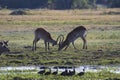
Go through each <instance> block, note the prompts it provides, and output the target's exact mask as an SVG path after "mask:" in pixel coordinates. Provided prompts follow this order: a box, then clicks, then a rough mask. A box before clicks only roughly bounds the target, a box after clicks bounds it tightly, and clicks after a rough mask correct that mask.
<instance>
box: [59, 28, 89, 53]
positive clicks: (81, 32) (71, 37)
mask: <svg viewBox="0 0 120 80" xmlns="http://www.w3.org/2000/svg"><path fill="white" fill-rule="evenodd" d="M86 35H87V29H86V28H85V27H84V26H78V27H76V28H75V29H73V30H72V31H71V32H69V33H68V35H67V37H66V39H65V40H64V36H63V35H61V36H62V37H63V39H62V40H60V42H59V48H58V51H60V50H62V49H63V48H65V49H64V50H66V49H67V48H68V47H69V45H70V43H72V45H73V47H74V49H77V48H76V47H75V45H74V41H75V40H76V39H78V38H79V37H80V38H81V39H82V40H83V43H84V44H83V49H87V41H86ZM63 40H64V41H63Z"/></svg>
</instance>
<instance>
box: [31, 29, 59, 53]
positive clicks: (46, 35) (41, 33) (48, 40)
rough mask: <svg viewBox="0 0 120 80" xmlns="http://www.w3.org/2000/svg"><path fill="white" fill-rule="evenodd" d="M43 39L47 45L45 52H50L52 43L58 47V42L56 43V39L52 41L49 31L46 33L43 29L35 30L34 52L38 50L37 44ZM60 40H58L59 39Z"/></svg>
mask: <svg viewBox="0 0 120 80" xmlns="http://www.w3.org/2000/svg"><path fill="white" fill-rule="evenodd" d="M40 39H43V40H44V44H45V51H47V50H49V49H50V48H49V43H52V45H53V46H54V45H57V41H55V40H54V39H52V37H51V35H50V33H49V32H48V31H46V30H45V29H43V28H37V29H36V30H35V38H34V40H33V48H32V50H33V51H35V50H36V43H37V42H38V41H39V40H40ZM57 40H58V39H57Z"/></svg>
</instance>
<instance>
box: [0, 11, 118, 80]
mask: <svg viewBox="0 0 120 80" xmlns="http://www.w3.org/2000/svg"><path fill="white" fill-rule="evenodd" d="M110 11H112V12H115V13H119V10H118V9H107V10H106V9H105V10H104V9H102V10H60V11H59V10H28V12H29V13H30V14H29V15H22V16H21V15H20V16H11V15H9V13H10V12H11V10H1V11H0V40H9V49H10V53H2V54H1V55H0V66H28V65H48V66H55V65H72V66H73V65H78V66H80V65H119V64H120V26H119V25H120V18H119V16H120V15H119V14H117V15H116V14H112V15H110V14H103V13H104V12H110ZM78 25H84V26H85V27H86V28H87V29H88V35H87V42H88V49H87V50H83V49H82V45H83V42H82V40H81V39H80V38H79V39H77V40H76V41H75V46H76V47H77V48H78V49H79V50H78V51H76V50H74V48H73V46H72V45H70V47H69V48H68V49H67V50H66V51H60V52H58V51H57V49H58V46H54V47H53V46H51V45H50V48H51V50H50V51H48V52H45V49H44V41H42V40H41V41H40V42H39V43H38V44H37V47H38V48H37V51H36V52H33V51H32V50H31V48H32V41H33V39H34V30H35V29H36V28H38V27H42V28H45V29H46V30H47V31H49V32H50V33H51V35H52V37H53V39H55V40H56V39H57V36H58V35H60V34H63V35H64V36H66V35H67V33H69V32H70V31H71V30H72V29H74V28H75V27H76V26H78ZM119 76H120V75H119V74H113V73H109V72H101V73H86V75H85V76H82V77H79V76H76V75H75V76H72V77H67V76H66V77H63V76H53V75H50V76H42V75H37V74H7V75H3V74H2V75H1V74H0V79H1V80H5V79H8V80H13V78H14V77H20V78H30V80H79V79H80V80H88V79H89V80H98V79H101V80H104V79H108V78H112V79H113V78H120V77H119ZM28 80H29V79H28Z"/></svg>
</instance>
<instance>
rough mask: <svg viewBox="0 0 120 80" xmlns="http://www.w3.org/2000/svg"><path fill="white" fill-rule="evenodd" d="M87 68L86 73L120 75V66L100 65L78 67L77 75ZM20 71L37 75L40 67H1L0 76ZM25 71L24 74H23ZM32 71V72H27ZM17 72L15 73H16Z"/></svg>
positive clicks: (53, 68)
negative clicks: (103, 72)
mask: <svg viewBox="0 0 120 80" xmlns="http://www.w3.org/2000/svg"><path fill="white" fill-rule="evenodd" d="M84 68H85V72H99V71H103V70H105V71H110V72H112V73H117V74H120V66H98V65H93V66H91V65H85V66H78V67H76V68H75V71H76V73H79V72H82V71H83V69H84ZM11 70H12V71H14V70H15V71H16V72H17V71H19V72H17V73H22V74H27V73H37V72H38V71H39V70H40V67H38V66H20V67H0V74H9V73H10V72H8V71H11ZM51 70H52V71H55V70H56V69H55V67H51ZM58 70H59V71H60V72H62V71H64V68H61V67H59V68H58ZM68 70H73V69H72V68H70V67H68ZM22 71H23V72H22ZM27 71H30V72H27ZM16 72H15V73H16Z"/></svg>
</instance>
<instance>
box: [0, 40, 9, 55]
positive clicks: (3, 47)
mask: <svg viewBox="0 0 120 80" xmlns="http://www.w3.org/2000/svg"><path fill="white" fill-rule="evenodd" d="M7 43H8V41H0V53H3V52H9V51H10V50H9V49H8V44H7Z"/></svg>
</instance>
